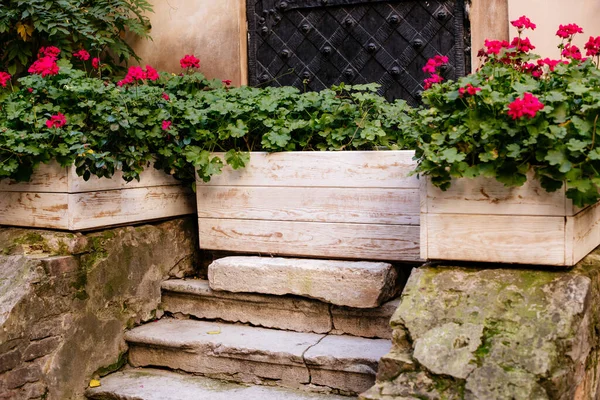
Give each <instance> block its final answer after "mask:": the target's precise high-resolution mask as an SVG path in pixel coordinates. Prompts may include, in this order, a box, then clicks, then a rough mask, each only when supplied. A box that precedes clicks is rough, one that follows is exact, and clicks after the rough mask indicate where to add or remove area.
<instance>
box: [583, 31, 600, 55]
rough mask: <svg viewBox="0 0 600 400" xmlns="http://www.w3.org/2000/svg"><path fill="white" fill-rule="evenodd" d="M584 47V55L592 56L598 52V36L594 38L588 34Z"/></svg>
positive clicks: (599, 44) (599, 50) (599, 49)
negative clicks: (588, 37)
mask: <svg viewBox="0 0 600 400" xmlns="http://www.w3.org/2000/svg"><path fill="white" fill-rule="evenodd" d="M584 48H585V50H586V52H585V55H586V56H591V57H594V56H597V55H598V54H600V36H598V37H595V38H594V37H593V36H590V39H589V40H588V42H587V43H586V44H585V46H584Z"/></svg>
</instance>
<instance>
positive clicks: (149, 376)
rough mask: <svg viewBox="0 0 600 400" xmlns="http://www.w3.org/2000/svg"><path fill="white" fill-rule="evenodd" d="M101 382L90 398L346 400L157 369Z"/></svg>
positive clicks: (135, 371)
mask: <svg viewBox="0 0 600 400" xmlns="http://www.w3.org/2000/svg"><path fill="white" fill-rule="evenodd" d="M101 382H102V385H101V386H100V387H97V388H93V389H88V390H87V391H86V397H87V398H88V399H90V400H348V397H342V396H337V395H332V394H318V393H307V392H303V391H297V390H293V389H284V388H277V387H265V386H247V385H241V384H237V383H231V382H224V381H219V380H215V379H210V378H206V377H202V376H194V375H187V374H180V373H176V372H170V371H165V370H158V369H150V368H148V369H146V368H144V369H129V370H126V371H122V372H117V373H116V374H112V375H109V376H107V377H106V378H103V379H102V381H101Z"/></svg>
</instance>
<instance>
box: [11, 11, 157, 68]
mask: <svg viewBox="0 0 600 400" xmlns="http://www.w3.org/2000/svg"><path fill="white" fill-rule="evenodd" d="M151 11H152V7H151V5H150V3H149V2H148V1H147V0H3V1H2V2H0V43H1V44H2V46H0V71H8V72H9V73H10V74H12V75H14V74H15V73H17V74H20V73H22V72H23V71H24V70H25V67H26V66H27V65H29V64H30V63H31V62H32V61H33V60H34V59H35V57H36V55H37V52H38V49H39V48H40V47H42V46H47V45H49V44H52V45H55V46H58V47H60V48H61V49H62V50H63V51H64V52H65V53H73V52H75V51H77V50H79V49H82V48H84V49H87V50H88V51H89V52H90V53H91V54H92V56H93V57H98V56H99V55H100V54H103V57H102V58H103V59H104V60H106V59H107V57H106V56H104V55H109V54H110V55H112V56H114V57H115V58H116V60H117V61H119V62H123V61H126V60H128V59H129V58H131V57H136V55H135V53H134V51H133V50H132V49H131V47H130V46H129V45H128V44H127V42H126V41H125V40H124V38H125V35H126V34H127V33H132V34H135V35H137V36H140V37H143V38H148V37H149V36H148V32H149V28H150V22H149V20H148V18H147V17H146V16H145V13H148V12H151Z"/></svg>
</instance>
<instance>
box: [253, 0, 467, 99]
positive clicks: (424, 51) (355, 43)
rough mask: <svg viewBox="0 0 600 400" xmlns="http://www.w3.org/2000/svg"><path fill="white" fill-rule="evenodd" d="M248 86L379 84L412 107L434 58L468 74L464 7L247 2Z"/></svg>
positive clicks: (334, 0) (376, 0) (333, 0)
mask: <svg viewBox="0 0 600 400" xmlns="http://www.w3.org/2000/svg"><path fill="white" fill-rule="evenodd" d="M247 2H248V3H247V10H248V28H249V49H248V51H249V80H250V85H252V86H257V85H271V86H283V85H289V86H295V87H298V88H300V89H306V90H321V89H324V88H327V87H330V86H331V85H336V84H339V83H341V82H346V83H351V84H359V83H370V82H377V83H379V84H381V86H382V88H381V94H383V95H385V96H386V97H387V98H388V99H390V100H393V99H397V98H402V99H406V100H407V101H409V102H410V103H412V104H414V103H416V102H417V100H418V97H419V92H420V90H422V83H423V79H425V77H426V76H425V74H424V73H423V72H422V70H421V68H422V67H423V66H424V65H425V63H426V62H427V59H428V58H430V57H433V56H434V55H436V54H442V55H446V56H448V58H449V59H450V65H449V66H448V68H447V69H446V70H445V71H444V76H445V77H447V78H451V79H452V78H456V77H457V76H462V75H464V73H465V59H466V54H465V40H464V37H465V29H464V24H465V19H464V3H463V0H427V1H422V0H396V1H390V0H370V1H369V0H247Z"/></svg>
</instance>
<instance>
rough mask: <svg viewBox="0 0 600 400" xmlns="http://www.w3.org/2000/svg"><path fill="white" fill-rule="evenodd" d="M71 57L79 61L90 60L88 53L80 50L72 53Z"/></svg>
mask: <svg viewBox="0 0 600 400" xmlns="http://www.w3.org/2000/svg"><path fill="white" fill-rule="evenodd" d="M73 57H75V58H77V59H79V60H81V61H87V60H89V59H90V53H88V52H87V51H85V50H83V49H81V50H79V51H77V52H75V53H73Z"/></svg>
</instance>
